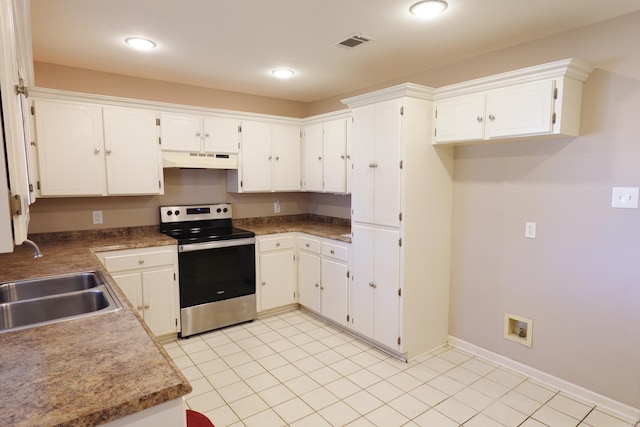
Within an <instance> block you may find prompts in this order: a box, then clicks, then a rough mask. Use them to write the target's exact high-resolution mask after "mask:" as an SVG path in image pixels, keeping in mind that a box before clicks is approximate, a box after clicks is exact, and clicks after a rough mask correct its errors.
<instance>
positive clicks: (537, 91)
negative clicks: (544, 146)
mask: <svg viewBox="0 0 640 427" xmlns="http://www.w3.org/2000/svg"><path fill="white" fill-rule="evenodd" d="M553 89H554V81H553V80H546V81H542V82H537V83H527V84H522V85H516V86H513V87H508V88H504V89H496V90H493V91H490V92H488V93H487V123H486V126H485V136H486V138H489V139H491V138H501V137H507V136H526V135H539V134H546V133H550V132H551V130H552V127H553V123H552V120H551V118H552V114H553Z"/></svg>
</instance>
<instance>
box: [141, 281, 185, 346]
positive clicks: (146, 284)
mask: <svg viewBox="0 0 640 427" xmlns="http://www.w3.org/2000/svg"><path fill="white" fill-rule="evenodd" d="M173 278H174V270H173V268H164V269H161V270H152V271H144V272H143V273H142V294H143V297H144V320H145V322H146V323H147V325H148V326H149V328H150V329H151V331H152V332H153V333H154V335H156V336H160V335H165V334H171V333H175V332H176V331H177V328H178V326H177V322H176V319H177V315H176V312H175V307H176V301H175V292H174V286H175V285H174V283H175V282H174V280H173Z"/></svg>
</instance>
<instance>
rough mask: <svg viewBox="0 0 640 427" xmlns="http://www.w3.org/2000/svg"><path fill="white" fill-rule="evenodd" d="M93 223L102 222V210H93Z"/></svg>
mask: <svg viewBox="0 0 640 427" xmlns="http://www.w3.org/2000/svg"><path fill="white" fill-rule="evenodd" d="M93 223H94V224H102V223H103V218H102V211H93Z"/></svg>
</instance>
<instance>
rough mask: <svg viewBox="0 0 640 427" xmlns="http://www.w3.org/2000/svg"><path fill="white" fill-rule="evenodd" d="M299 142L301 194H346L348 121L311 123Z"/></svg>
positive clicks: (347, 178) (348, 119) (348, 167)
mask: <svg viewBox="0 0 640 427" xmlns="http://www.w3.org/2000/svg"><path fill="white" fill-rule="evenodd" d="M303 134H304V136H303V138H302V155H301V159H302V160H301V163H302V190H304V191H314V192H326V193H348V192H349V187H348V181H349V172H350V162H349V160H350V153H349V151H348V149H349V148H350V136H351V119H350V118H344V119H335V120H329V121H326V122H323V123H314V124H312V125H308V126H306V127H305V128H304V131H303Z"/></svg>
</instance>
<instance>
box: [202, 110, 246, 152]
mask: <svg viewBox="0 0 640 427" xmlns="http://www.w3.org/2000/svg"><path fill="white" fill-rule="evenodd" d="M238 126H240V122H238V121H237V120H233V119H226V118H222V117H205V118H204V119H203V128H204V135H203V136H204V151H205V152H207V153H237V152H238V138H239V137H238Z"/></svg>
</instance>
